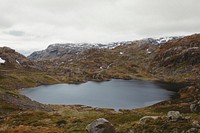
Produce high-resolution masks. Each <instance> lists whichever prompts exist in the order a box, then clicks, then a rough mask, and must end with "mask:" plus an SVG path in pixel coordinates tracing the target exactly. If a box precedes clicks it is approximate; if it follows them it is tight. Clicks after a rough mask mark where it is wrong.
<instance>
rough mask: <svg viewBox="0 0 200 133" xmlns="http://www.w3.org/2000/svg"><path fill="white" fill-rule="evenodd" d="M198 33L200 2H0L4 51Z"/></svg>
mask: <svg viewBox="0 0 200 133" xmlns="http://www.w3.org/2000/svg"><path fill="white" fill-rule="evenodd" d="M198 32H200V0H0V46H9V47H11V48H14V49H18V50H28V49H31V50H32V49H35V50H39V49H44V48H46V47H47V46H48V45H49V44H53V43H67V42H89V43H98V42H101V43H106V42H113V41H126V40H136V39H141V38H146V37H159V36H170V35H188V34H193V33H198Z"/></svg>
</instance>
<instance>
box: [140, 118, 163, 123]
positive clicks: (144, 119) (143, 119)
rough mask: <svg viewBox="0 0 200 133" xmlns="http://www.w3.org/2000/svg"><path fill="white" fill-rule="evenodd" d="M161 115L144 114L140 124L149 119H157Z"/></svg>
mask: <svg viewBox="0 0 200 133" xmlns="http://www.w3.org/2000/svg"><path fill="white" fill-rule="evenodd" d="M158 118H159V116H144V117H142V118H141V119H140V120H139V124H145V123H146V121H148V120H156V119H158Z"/></svg>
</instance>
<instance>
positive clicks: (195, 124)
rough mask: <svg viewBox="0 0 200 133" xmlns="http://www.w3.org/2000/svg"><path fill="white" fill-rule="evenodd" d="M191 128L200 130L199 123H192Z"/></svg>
mask: <svg viewBox="0 0 200 133" xmlns="http://www.w3.org/2000/svg"><path fill="white" fill-rule="evenodd" d="M192 126H193V127H196V128H200V125H199V122H198V121H193V122H192Z"/></svg>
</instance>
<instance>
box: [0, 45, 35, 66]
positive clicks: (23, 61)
mask: <svg viewBox="0 0 200 133" xmlns="http://www.w3.org/2000/svg"><path fill="white" fill-rule="evenodd" d="M0 58H1V59H2V60H4V61H5V62H4V63H1V65H2V66H5V67H6V68H36V66H35V64H34V63H33V62H32V61H30V60H29V59H27V58H26V57H25V56H23V55H21V54H20V53H18V52H16V51H15V50H13V49H11V48H8V47H0Z"/></svg>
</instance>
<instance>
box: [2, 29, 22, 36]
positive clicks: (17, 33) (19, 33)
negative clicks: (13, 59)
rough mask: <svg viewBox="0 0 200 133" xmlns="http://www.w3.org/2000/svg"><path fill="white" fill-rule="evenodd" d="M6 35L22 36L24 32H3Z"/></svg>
mask: <svg viewBox="0 0 200 133" xmlns="http://www.w3.org/2000/svg"><path fill="white" fill-rule="evenodd" d="M5 33H6V34H9V35H12V36H24V35H25V32H23V31H17V30H11V31H8V32H5Z"/></svg>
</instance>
